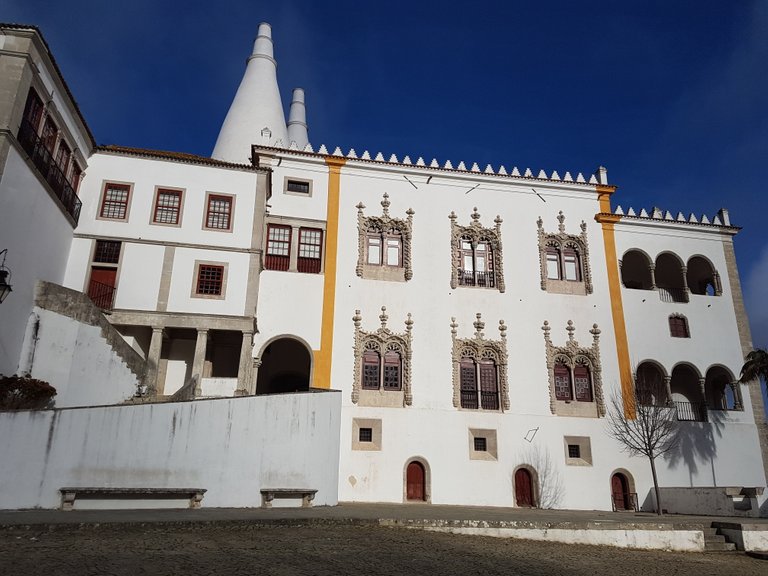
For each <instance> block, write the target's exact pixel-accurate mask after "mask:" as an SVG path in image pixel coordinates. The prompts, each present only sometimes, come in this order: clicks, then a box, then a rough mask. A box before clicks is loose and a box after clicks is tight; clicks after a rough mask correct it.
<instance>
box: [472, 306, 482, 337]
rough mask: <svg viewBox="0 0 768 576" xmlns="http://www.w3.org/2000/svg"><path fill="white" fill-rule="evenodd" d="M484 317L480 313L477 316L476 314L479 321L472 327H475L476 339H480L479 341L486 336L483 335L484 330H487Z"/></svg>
mask: <svg viewBox="0 0 768 576" xmlns="http://www.w3.org/2000/svg"><path fill="white" fill-rule="evenodd" d="M482 317H483V316H482V314H480V312H478V313H477V314H475V318H477V320H475V321H474V322H473V323H472V325H473V326H474V327H475V338H478V339H482V338H483V336H485V334H483V328H485V322H483V320H482Z"/></svg>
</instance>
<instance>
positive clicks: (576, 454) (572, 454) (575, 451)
mask: <svg viewBox="0 0 768 576" xmlns="http://www.w3.org/2000/svg"><path fill="white" fill-rule="evenodd" d="M568 458H581V446H579V445H578V444H568Z"/></svg>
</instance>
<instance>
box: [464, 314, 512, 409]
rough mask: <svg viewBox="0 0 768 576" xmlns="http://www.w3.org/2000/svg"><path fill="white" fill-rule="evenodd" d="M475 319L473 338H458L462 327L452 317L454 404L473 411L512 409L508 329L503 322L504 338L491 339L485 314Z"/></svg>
mask: <svg viewBox="0 0 768 576" xmlns="http://www.w3.org/2000/svg"><path fill="white" fill-rule="evenodd" d="M475 318H476V319H475V322H474V323H473V325H474V327H475V334H474V337H473V338H458V327H459V325H458V324H457V323H456V318H451V339H452V340H453V349H452V360H453V405H454V406H455V407H456V408H461V409H469V410H478V409H479V410H501V411H505V410H509V387H508V385H507V326H506V324H504V320H499V332H500V334H501V339H500V340H487V339H486V338H485V334H484V333H483V329H484V328H485V322H483V320H482V316H481V314H480V313H479V312H478V313H477V314H476V316H475Z"/></svg>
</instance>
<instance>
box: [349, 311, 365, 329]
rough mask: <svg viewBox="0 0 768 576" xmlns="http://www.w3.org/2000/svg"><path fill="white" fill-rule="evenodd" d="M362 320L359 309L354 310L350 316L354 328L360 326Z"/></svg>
mask: <svg viewBox="0 0 768 576" xmlns="http://www.w3.org/2000/svg"><path fill="white" fill-rule="evenodd" d="M362 320H363V317H362V316H360V310H355V315H354V316H352V322H354V323H355V328H360V322H361V321H362Z"/></svg>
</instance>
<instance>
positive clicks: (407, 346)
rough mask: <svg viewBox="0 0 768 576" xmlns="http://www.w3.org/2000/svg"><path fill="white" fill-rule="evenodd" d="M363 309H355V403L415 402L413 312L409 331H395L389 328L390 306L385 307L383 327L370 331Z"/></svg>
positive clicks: (408, 320) (391, 404) (392, 404)
mask: <svg viewBox="0 0 768 576" xmlns="http://www.w3.org/2000/svg"><path fill="white" fill-rule="evenodd" d="M362 319H363V318H362V316H361V315H360V310H355V315H354V316H353V317H352V321H353V322H354V324H355V363H354V364H355V367H354V370H355V374H354V379H353V383H352V402H353V403H354V404H358V405H361V406H388V407H404V406H410V405H411V403H412V402H413V394H412V392H411V331H412V329H413V320H412V319H411V315H410V313H409V314H408V316H407V318H406V320H405V332H403V333H395V332H392V331H391V330H390V329H389V328H388V327H387V321H388V320H389V316H388V315H387V308H386V306H382V307H381V314H380V315H379V321H380V322H381V326H380V327H379V328H378V329H377V330H375V331H373V332H367V331H365V330H363V329H362Z"/></svg>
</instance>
